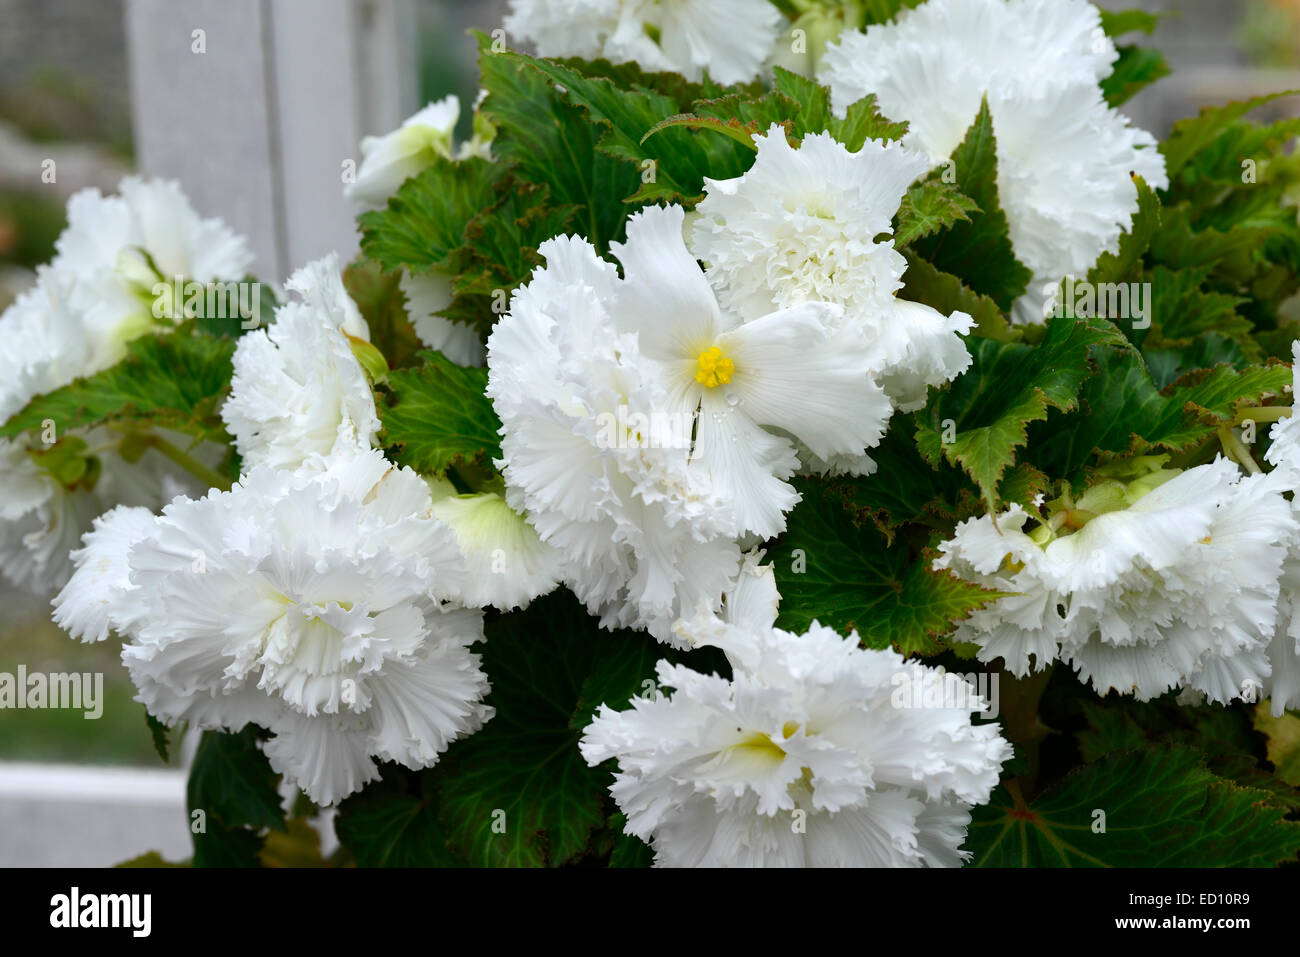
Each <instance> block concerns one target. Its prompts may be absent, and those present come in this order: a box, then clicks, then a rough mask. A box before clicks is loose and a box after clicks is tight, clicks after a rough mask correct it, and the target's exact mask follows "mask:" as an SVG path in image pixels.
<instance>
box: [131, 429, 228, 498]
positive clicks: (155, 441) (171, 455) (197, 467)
mask: <svg viewBox="0 0 1300 957" xmlns="http://www.w3.org/2000/svg"><path fill="white" fill-rule="evenodd" d="M146 441H147V442H148V443H149V445H150V446H152V447H153V448H155V449H157V450H158V453H159V454H160V455H164V456H166V457H167V458H168V459H170V460H171V461H172V462H174V463H176V464H177V465H179V466H180V467H181V468H183V469H184V470H185V471H187V472H189V473H190V474H191V475H193V476H194V477H195V478H196V479H198V480H199V481H200V482H206V483H207V485H208V488H210V489H211V488H215V489H220V490H221V491H223V492H229V491H230V486H231V485H232V484H233V483H232V482H231V481H230V479H228V478H226V476H224V475H222V474H221V473H220V472H218V471H216V470H215V469H211V468H208V466H206V465H204V464H203V463H202V462H200V461H199V460H198V459H196V458H195V457H194V456H192V455H190V454H189V453H188V452H186V451H184V450H183V449H179V448H177V447H176V446H175V445H173V444H172V443H170V442H168V441H167V440H166V439H164V438H163V437H162V436H160V435H150V436H148V438H147V440H146Z"/></svg>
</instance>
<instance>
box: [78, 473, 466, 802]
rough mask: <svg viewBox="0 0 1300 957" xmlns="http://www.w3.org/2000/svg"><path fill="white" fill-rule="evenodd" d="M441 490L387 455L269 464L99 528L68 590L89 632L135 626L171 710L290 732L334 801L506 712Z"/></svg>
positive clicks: (151, 682) (299, 780)
mask: <svg viewBox="0 0 1300 957" xmlns="http://www.w3.org/2000/svg"><path fill="white" fill-rule="evenodd" d="M430 504H431V503H430V497H429V489H428V486H426V485H425V483H424V481H423V480H422V479H421V478H420V477H419V476H418V475H416V474H415V473H414V472H411V471H410V470H409V469H398V468H395V467H393V466H391V465H390V464H389V463H388V462H387V461H385V460H384V457H383V455H382V453H380V452H379V451H371V452H367V453H364V454H361V455H358V456H355V457H352V458H349V459H342V460H340V461H338V462H336V463H334V464H333V465H331V466H330V467H329V468H328V469H325V470H324V471H314V472H303V473H299V474H291V473H287V472H283V471H274V470H270V469H256V470H254V471H252V472H250V473H249V474H247V475H246V476H245V477H244V478H243V479H242V480H241V481H240V482H239V484H237V485H236V486H235V487H234V488H233V489H232V490H231V491H230V492H216V491H214V492H212V493H210V494H209V495H208V496H207V497H206V498H204V499H201V500H198V501H192V500H190V499H187V498H184V497H181V498H178V499H176V500H175V501H173V502H172V503H171V504H170V505H168V506H167V507H166V508H165V509H163V512H162V514H161V516H159V517H157V518H153V519H151V518H149V517H147V516H145V515H144V514H142V513H141V512H139V511H134V510H130V509H119V510H117V511H114V512H112V513H111V514H109V515H106V516H104V518H103V519H102V520H101V521H100V522H99V523H98V524H97V527H96V529H95V531H94V532H93V533H92V534H91V535H89V536H87V539H86V547H85V548H84V549H83V550H82V551H81V552H79V553H78V557H77V561H78V571H77V573H76V574H75V575H74V576H73V578H72V580H71V581H70V582H69V583H68V585H67V587H66V588H64V590H63V592H62V593H61V594H60V595H59V596H58V598H57V599H56V601H55V607H56V613H55V615H56V620H58V621H59V622H60V623H61V624H63V625H65V626H66V627H68V628H69V629H70V630H71V631H72V632H73V634H74V636H76V637H80V638H83V639H86V640H96V639H101V638H103V637H104V636H105V635H106V634H107V633H108V631H109V630H110V629H111V630H112V631H115V632H117V633H118V634H120V635H122V636H123V637H124V638H126V639H128V640H127V643H126V644H125V645H124V647H123V651H122V658H123V661H124V662H125V664H126V666H127V668H128V670H129V671H130V673H131V677H132V679H133V680H134V682H135V684H136V687H137V688H138V689H139V692H140V700H141V701H142V702H144V704H145V705H146V706H147V707H148V708H149V711H150V712H151V713H152V714H154V715H156V716H157V717H159V718H160V719H161V720H163V721H165V722H166V723H168V724H171V723H174V722H176V721H188V722H190V723H191V724H192V725H193V726H195V727H199V728H226V729H230V730H238V729H240V728H242V727H244V726H245V725H246V724H249V723H254V724H258V725H261V726H263V727H265V728H267V729H268V730H270V731H271V732H272V734H273V735H274V737H273V738H272V740H271V741H270V742H269V743H268V744H267V746H266V753H267V756H268V757H269V758H270V760H271V765H272V767H274V768H275V769H276V770H277V771H278V772H280V773H282V774H284V775H285V777H286V778H287V779H289V780H290V781H292V782H293V783H295V784H296V785H297V786H299V787H301V788H302V789H303V790H304V791H306V792H307V794H308V795H309V796H310V797H311V798H312V799H313V800H314V801H316V802H317V803H320V804H332V803H334V802H336V801H338V800H340V799H342V798H344V797H346V796H347V795H348V794H351V793H352V792H353V791H356V790H358V789H359V788H360V787H362V785H364V784H365V783H366V782H367V781H370V780H372V779H374V778H375V777H376V776H377V770H376V766H375V761H376V759H379V760H391V761H396V762H398V763H400V764H403V765H405V766H406V767H409V768H421V767H428V766H430V765H432V764H434V763H435V762H436V761H437V759H438V755H439V754H440V753H441V752H442V751H444V750H445V749H446V748H447V746H448V744H449V743H450V742H451V741H452V740H454V739H455V738H457V737H460V736H462V735H465V734H469V733H471V732H473V731H475V730H477V729H478V728H479V727H480V726H481V725H482V723H483V722H484V721H486V720H487V719H488V718H489V717H491V714H492V709H491V708H489V707H487V706H485V705H484V704H483V703H482V699H483V696H484V695H485V694H486V692H487V690H488V683H487V679H486V677H485V676H484V675H483V673H482V671H481V670H480V668H479V659H478V656H477V655H475V654H473V653H471V652H470V650H469V647H470V645H471V644H473V643H474V642H475V641H477V640H480V639H481V638H482V634H483V632H482V616H481V613H480V612H477V611H471V610H467V609H465V608H461V607H459V606H456V605H451V604H447V603H444V602H443V601H441V600H440V599H441V598H442V597H443V596H446V595H448V594H451V593H454V592H456V591H458V590H459V589H461V588H463V587H464V584H465V581H464V571H463V569H462V567H461V565H462V562H461V557H460V554H459V551H458V550H457V548H456V545H455V541H454V537H453V536H452V534H451V531H450V530H449V529H447V528H446V526H444V525H442V524H441V523H440V522H438V521H437V520H436V519H433V518H432V517H430V515H429V508H430Z"/></svg>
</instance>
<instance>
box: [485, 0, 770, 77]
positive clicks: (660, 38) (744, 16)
mask: <svg viewBox="0 0 1300 957" xmlns="http://www.w3.org/2000/svg"><path fill="white" fill-rule="evenodd" d="M782 20H783V18H782V16H781V14H780V12H779V11H778V10H777V9H776V8H775V7H774V6H773V5H772V4H771V3H769V2H768V0H511V3H510V14H509V15H508V16H507V17H506V20H505V27H506V30H507V31H508V32H509V33H510V35H511V36H513V37H515V38H516V39H520V40H525V41H528V42H530V43H532V44H533V46H534V47H535V48H536V49H537V52H538V54H540V55H541V56H546V57H568V56H576V57H583V58H585V59H589V60H591V59H597V58H605V59H608V60H611V61H613V62H615V63H625V62H629V61H634V62H636V63H638V64H640V65H641V66H642V67H644V68H645V69H647V70H670V71H676V72H678V73H681V74H683V75H684V76H685V77H686V78H687V79H690V80H699V79H701V78H702V77H703V75H704V72H705V71H706V70H707V71H708V73H709V76H710V77H712V78H713V79H714V80H716V81H717V82H719V83H724V84H730V83H745V82H748V81H750V80H753V79H754V78H756V77H757V76H758V75H759V73H760V72H761V70H762V68H763V64H764V62H765V61H766V60H767V59H768V57H769V56H770V55H771V52H772V46H773V43H774V42H775V41H776V38H777V36H778V28H779V26H780V24H781V22H782Z"/></svg>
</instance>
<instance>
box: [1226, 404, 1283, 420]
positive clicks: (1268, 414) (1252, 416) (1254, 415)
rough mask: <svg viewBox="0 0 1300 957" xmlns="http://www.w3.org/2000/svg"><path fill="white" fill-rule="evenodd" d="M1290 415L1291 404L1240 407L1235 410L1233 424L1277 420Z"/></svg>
mask: <svg viewBox="0 0 1300 957" xmlns="http://www.w3.org/2000/svg"><path fill="white" fill-rule="evenodd" d="M1290 415H1291V406H1289V405H1260V406H1255V407H1253V408H1247V409H1240V410H1238V412H1237V418H1236V420H1235V421H1234V422H1233V423H1232V424H1233V425H1241V424H1243V423H1245V422H1277V421H1279V420H1281V419H1285V418H1289V417H1290Z"/></svg>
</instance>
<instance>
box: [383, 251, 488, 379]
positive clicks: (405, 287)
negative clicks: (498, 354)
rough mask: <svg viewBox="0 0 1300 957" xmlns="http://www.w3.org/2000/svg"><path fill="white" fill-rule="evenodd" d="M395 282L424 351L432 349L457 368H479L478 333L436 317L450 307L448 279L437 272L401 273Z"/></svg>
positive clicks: (480, 345)
mask: <svg viewBox="0 0 1300 957" xmlns="http://www.w3.org/2000/svg"><path fill="white" fill-rule="evenodd" d="M399 282H400V283H401V287H402V293H403V294H404V295H405V296H406V312H407V315H408V316H409V317H410V320H411V325H412V326H413V327H414V328H415V334H416V335H417V336H418V337H419V339H420V342H422V343H423V344H424V346H425V348H427V349H436V350H437V351H438V352H441V353H442V354H443V355H444V356H446V357H447V358H448V359H450V360H451V361H452V362H455V363H456V364H457V365H462V366H481V365H482V364H483V360H484V357H485V356H486V354H487V353H486V351H485V350H484V348H483V341H482V340H481V339H480V338H479V335H478V330H476V329H475V328H474V327H473V326H470V325H468V324H467V323H464V322H457V321H455V320H453V319H447V318H445V317H443V316H440V315H438V313H439V312H441V311H442V310H444V309H446V308H447V307H448V306H450V305H451V300H452V287H451V283H452V277H451V276H449V275H447V274H446V273H444V272H439V271H434V272H425V273H420V274H418V275H414V276H413V275H411V274H409V273H407V272H406V271H403V272H402V278H401V279H400V280H399Z"/></svg>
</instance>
